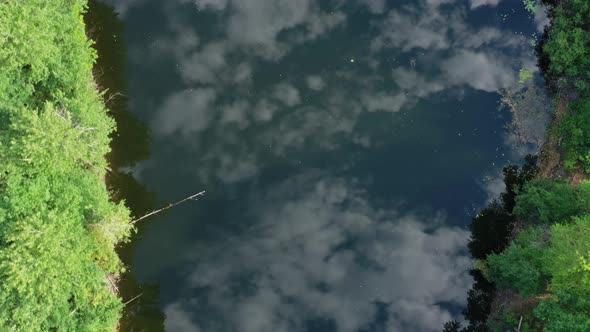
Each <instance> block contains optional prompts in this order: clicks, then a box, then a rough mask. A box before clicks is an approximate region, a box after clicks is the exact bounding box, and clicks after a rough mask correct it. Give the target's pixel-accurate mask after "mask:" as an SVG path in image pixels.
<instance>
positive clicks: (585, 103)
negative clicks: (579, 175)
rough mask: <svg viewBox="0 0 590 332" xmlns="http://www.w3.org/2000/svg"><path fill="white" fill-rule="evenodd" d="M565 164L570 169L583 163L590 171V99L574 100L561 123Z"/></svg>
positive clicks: (584, 167)
mask: <svg viewBox="0 0 590 332" xmlns="http://www.w3.org/2000/svg"><path fill="white" fill-rule="evenodd" d="M559 134H560V135H561V137H562V138H563V143H562V145H561V147H562V150H563V153H564V164H565V168H566V170H568V171H573V170H575V168H576V167H577V166H578V165H581V166H582V168H583V169H584V171H586V173H590V99H582V100H580V101H577V102H572V103H570V104H569V106H568V113H567V114H566V116H565V117H564V118H563V120H562V121H561V123H560V124H559Z"/></svg>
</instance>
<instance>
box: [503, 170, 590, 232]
mask: <svg viewBox="0 0 590 332" xmlns="http://www.w3.org/2000/svg"><path fill="white" fill-rule="evenodd" d="M589 209H590V182H583V183H581V184H580V185H578V186H572V185H571V184H569V183H568V182H565V181H559V180H552V179H540V180H533V181H530V182H529V183H527V185H526V186H525V187H524V191H523V192H521V193H520V194H519V195H518V196H517V197H516V207H515V208H514V211H513V212H514V215H516V216H517V217H518V218H520V219H521V220H523V221H526V222H527V223H529V224H551V223H556V222H565V221H567V220H569V218H571V217H573V216H576V215H580V214H582V213H584V212H586V211H588V210H589Z"/></svg>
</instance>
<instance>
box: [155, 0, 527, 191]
mask: <svg viewBox="0 0 590 332" xmlns="http://www.w3.org/2000/svg"><path fill="white" fill-rule="evenodd" d="M448 2H449V1H432V0H431V1H419V2H415V3H413V4H411V5H403V6H398V7H396V8H388V6H387V5H386V4H385V3H384V2H382V1H369V0H367V1H365V2H363V3H364V4H365V5H366V6H367V8H368V9H369V11H370V12H373V13H380V14H379V15H381V16H379V18H378V19H377V18H375V19H374V20H373V21H372V25H373V26H374V27H375V31H376V33H375V34H374V35H373V36H372V37H371V38H370V39H369V40H368V41H366V42H365V43H364V44H359V45H358V47H359V48H361V49H362V48H364V50H363V52H364V53H365V54H366V57H365V58H364V59H367V60H368V61H369V62H370V64H371V66H366V61H364V60H363V58H362V57H361V58H359V61H357V63H354V65H352V64H351V63H350V62H347V63H345V64H343V65H340V66H338V67H336V68H334V69H332V70H329V71H325V72H321V73H318V72H317V71H311V70H310V71H308V70H306V68H305V66H301V68H300V70H299V71H298V72H296V73H294V74H291V75H289V77H283V79H282V80H280V81H275V82H271V83H268V84H267V85H266V86H264V87H259V86H258V87H257V86H254V82H256V81H257V77H258V75H261V76H265V75H267V74H268V73H266V72H265V69H264V68H265V64H273V63H276V62H277V61H283V60H282V59H283V58H284V57H285V56H286V55H287V54H289V52H291V51H292V50H294V49H296V48H297V47H305V42H308V41H311V40H317V39H319V38H320V37H321V38H323V39H325V38H329V33H330V31H331V30H333V29H336V28H337V27H344V26H346V23H347V17H346V16H345V14H344V10H343V9H342V10H341V7H340V6H343V4H341V5H336V6H335V7H334V8H332V9H333V10H331V11H326V10H324V9H321V8H320V6H319V5H318V4H317V3H316V2H315V1H311V0H297V1H290V0H282V1H275V0H247V1H230V0H198V1H197V2H196V4H197V6H196V7H197V8H199V9H200V10H201V11H204V12H205V13H209V14H210V15H214V17H217V18H218V19H219V20H220V22H223V24H220V25H219V27H218V30H219V31H217V32H218V33H217V34H216V35H215V36H220V37H215V38H213V39H212V40H207V41H206V42H204V41H203V40H202V38H199V36H198V34H199V32H197V33H195V32H194V31H192V30H190V28H187V27H182V26H178V24H176V23H174V22H172V23H171V27H172V33H171V35H172V36H174V37H173V38H172V39H170V36H167V37H165V38H164V37H162V38H156V41H155V42H154V48H153V49H154V52H156V53H157V54H158V56H159V55H161V54H162V52H164V53H166V52H168V54H170V55H171V56H173V57H174V59H175V61H176V62H177V70H178V73H179V75H180V76H181V77H182V78H183V80H184V81H185V83H186V84H187V85H188V86H196V87H195V88H194V91H192V92H191V93H189V92H187V91H183V92H176V93H173V94H171V95H170V96H169V97H168V99H167V100H165V101H164V102H163V103H162V105H161V107H160V108H159V111H158V115H157V117H156V120H155V121H154V127H156V130H155V132H156V134H158V135H160V136H161V137H171V135H175V134H176V133H182V134H184V135H185V137H186V139H188V140H190V142H191V146H192V147H193V149H194V150H195V151H198V153H199V156H200V157H199V158H200V162H199V167H198V173H199V177H200V178H201V179H203V180H207V179H211V178H213V177H214V178H217V179H218V180H221V181H224V182H233V181H239V180H241V179H244V178H246V177H248V176H252V175H256V174H258V170H259V167H260V166H261V165H264V159H265V158H268V156H272V155H274V156H283V155H285V153H286V152H287V151H297V150H298V149H301V148H303V147H304V146H313V147H314V148H315V149H320V150H321V149H328V150H329V149H335V148H338V146H339V145H341V144H344V143H346V142H352V143H354V142H361V141H359V140H358V137H360V136H362V137H365V139H363V140H362V146H369V145H370V142H372V141H375V140H373V139H371V137H370V133H364V132H357V123H359V121H360V120H361V119H362V117H363V116H364V115H365V114H366V113H367V112H398V111H400V110H407V109H410V108H412V107H413V106H415V105H416V104H417V103H418V102H419V101H420V100H424V99H426V98H429V97H430V96H432V95H434V94H438V93H440V92H442V91H448V90H463V89H466V88H469V89H473V90H478V91H485V92H494V91H497V90H498V89H503V88H514V87H516V86H517V85H518V83H517V73H518V69H520V68H521V67H522V66H524V65H526V66H527V68H528V67H530V68H534V56H533V55H532V54H531V52H530V46H529V45H528V42H527V40H526V38H525V37H523V36H521V35H516V34H514V32H513V31H510V30H507V29H501V28H500V27H498V26H485V25H484V26H480V27H477V28H476V27H473V26H472V25H471V24H469V23H468V17H469V14H470V11H469V10H466V9H468V8H467V7H466V6H465V4H463V5H459V4H454V5H453V6H454V7H450V6H446V7H444V8H443V7H441V5H443V4H445V3H448ZM391 51H394V52H395V53H396V56H397V57H399V59H406V60H403V61H401V62H400V60H396V61H394V62H393V65H390V64H389V63H387V62H385V61H384V57H383V54H385V53H388V52H391ZM236 59H239V60H236ZM408 59H409V60H408ZM363 61H364V62H363ZM363 66H364V67H363ZM388 71H390V73H391V77H390V78H386V76H387V72H388ZM387 79H389V80H390V81H392V82H393V84H394V85H391V84H385V83H384V81H385V80H387ZM197 87H198V88H197ZM306 87H307V88H308V89H305V88H306ZM310 90H311V91H310ZM311 93H315V96H316V97H314V98H313V99H312V100H309V99H308V97H309V96H310V94H311ZM228 94H229V95H230V96H231V97H230V98H229V99H228V98H226V97H227V95H228ZM222 95H224V96H222ZM279 115H280V116H279ZM158 127H161V128H158ZM254 128H255V129H254ZM344 134H350V135H347V136H343V135H344ZM200 136H206V137H208V138H213V139H208V140H207V142H208V143H207V144H208V145H207V147H206V152H203V151H204V147H203V146H200V142H201V141H203V138H202V137H200ZM245 137H248V138H247V139H244V138H245ZM346 137H348V140H347V139H346ZM306 144H310V145H306Z"/></svg>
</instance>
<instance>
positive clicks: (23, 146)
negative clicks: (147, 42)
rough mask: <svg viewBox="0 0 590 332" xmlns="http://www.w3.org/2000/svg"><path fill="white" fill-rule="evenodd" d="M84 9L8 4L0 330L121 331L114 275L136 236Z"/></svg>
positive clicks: (76, 4) (78, 2) (0, 29)
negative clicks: (109, 185) (113, 195)
mask: <svg viewBox="0 0 590 332" xmlns="http://www.w3.org/2000/svg"><path fill="white" fill-rule="evenodd" d="M84 7H85V1H84V0H53V1H45V0H26V1H23V0H7V1H4V2H3V3H2V4H0V41H1V44H2V47H1V48H0V63H2V75H0V161H1V162H0V330H7V331H27V332H29V331H30V332H36V331H72V332H78V331H113V330H114V328H115V327H116V324H117V320H118V318H119V314H120V309H121V306H122V305H121V302H120V300H119V299H118V298H117V296H116V294H114V293H112V292H111V291H109V281H108V280H107V275H109V274H117V273H118V272H119V271H120V270H121V268H122V267H121V264H120V262H119V259H118V257H117V255H116V253H115V251H114V246H115V244H116V243H117V242H119V241H121V240H124V239H125V238H126V237H127V236H128V234H129V232H130V230H131V226H130V224H129V216H128V211H127V209H126V208H125V207H124V206H123V205H122V204H113V203H112V202H110V200H109V194H108V192H107V189H106V186H105V184H104V176H105V168H106V166H107V165H106V160H105V158H104V155H105V154H106V153H107V152H108V151H109V134H110V133H111V131H112V130H113V127H114V123H113V121H112V120H111V119H110V118H109V117H108V116H107V113H106V110H105V108H104V105H103V102H102V99H101V95H100V94H98V93H97V91H96V88H95V86H94V84H93V80H92V74H91V68H92V65H93V62H94V59H95V52H94V51H93V50H92V48H90V46H91V42H90V41H89V40H88V39H87V38H86V35H85V27H84V24H83V22H82V19H81V14H82V12H83V9H84Z"/></svg>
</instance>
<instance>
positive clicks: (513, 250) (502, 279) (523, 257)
mask: <svg viewBox="0 0 590 332" xmlns="http://www.w3.org/2000/svg"><path fill="white" fill-rule="evenodd" d="M546 246H547V245H546V241H545V240H544V236H543V231H542V230H541V229H539V228H530V229H528V230H526V231H523V232H521V233H520V234H519V236H518V237H517V238H516V239H515V240H514V242H512V244H511V245H510V246H509V247H508V248H507V249H506V250H505V251H504V252H502V253H501V254H493V255H490V256H488V263H489V270H490V275H491V277H492V279H493V281H494V282H495V283H496V284H497V285H498V286H500V287H502V288H516V289H517V290H518V291H519V292H520V293H521V294H523V295H533V294H539V293H541V292H543V291H544V290H545V288H546V286H547V281H548V279H549V278H548V276H547V274H546V273H544V271H543V263H544V261H543V253H544V250H545V247H546Z"/></svg>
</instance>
